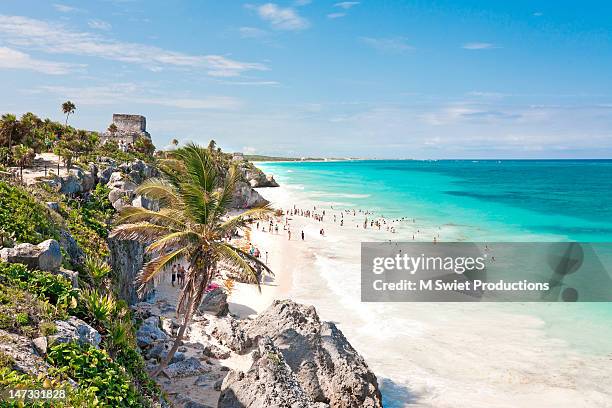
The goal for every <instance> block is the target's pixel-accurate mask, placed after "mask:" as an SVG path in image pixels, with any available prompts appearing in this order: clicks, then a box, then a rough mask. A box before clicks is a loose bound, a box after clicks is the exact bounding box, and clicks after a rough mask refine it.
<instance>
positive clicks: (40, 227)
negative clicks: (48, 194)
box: [0, 181, 58, 245]
mask: <svg viewBox="0 0 612 408" xmlns="http://www.w3.org/2000/svg"><path fill="white" fill-rule="evenodd" d="M0 235H2V237H3V241H5V240H9V241H13V242H14V243H21V242H31V243H34V244H38V243H39V242H42V241H44V240H46V239H49V238H57V237H58V228H57V225H55V223H54V222H53V221H52V219H51V217H50V215H49V210H48V209H47V207H46V206H44V205H43V204H41V203H39V202H37V201H36V200H35V199H34V198H33V197H32V196H31V195H30V194H28V193H27V192H26V191H25V190H24V189H22V188H20V187H15V186H11V185H10V184H8V183H6V182H3V181H0ZM5 245H6V242H5Z"/></svg>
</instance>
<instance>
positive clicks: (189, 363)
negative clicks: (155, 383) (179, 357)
mask: <svg viewBox="0 0 612 408" xmlns="http://www.w3.org/2000/svg"><path fill="white" fill-rule="evenodd" d="M209 371H210V368H209V367H207V366H204V365H202V363H201V362H200V360H198V359H197V358H195V357H190V358H188V359H186V360H183V361H179V362H177V363H173V364H170V365H168V367H166V368H165V369H164V373H165V374H166V375H167V376H168V377H170V378H184V377H192V376H196V375H200V374H203V373H206V372H209Z"/></svg>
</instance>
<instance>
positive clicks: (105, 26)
mask: <svg viewBox="0 0 612 408" xmlns="http://www.w3.org/2000/svg"><path fill="white" fill-rule="evenodd" d="M87 25H88V26H89V27H91V28H94V29H96V30H103V31H110V30H111V29H112V28H113V26H112V25H111V24H110V23H107V22H106V21H102V20H97V19H93V20H89V21H88V22H87Z"/></svg>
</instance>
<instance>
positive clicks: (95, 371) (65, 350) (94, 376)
mask: <svg viewBox="0 0 612 408" xmlns="http://www.w3.org/2000/svg"><path fill="white" fill-rule="evenodd" d="M47 361H48V362H49V363H50V364H51V365H53V366H54V367H58V371H57V372H58V373H62V374H66V375H68V376H69V377H70V378H72V379H74V380H75V381H77V382H78V383H79V386H80V387H85V388H89V389H92V390H94V392H95V395H96V397H97V400H98V401H99V403H100V404H101V405H103V406H113V407H115V406H122V407H146V406H149V405H150V404H149V403H148V401H146V400H145V399H144V398H143V397H142V396H141V395H140V394H138V393H137V392H136V390H135V389H134V387H133V385H132V383H131V379H130V377H129V375H128V373H127V372H126V370H125V369H124V368H123V367H121V366H120V365H119V364H117V363H115V362H114V361H113V360H112V359H111V358H110V356H109V355H108V354H107V353H106V352H105V351H104V350H98V349H96V348H95V347H93V346H91V345H79V344H76V343H63V344H58V345H56V346H53V347H51V350H50V351H49V354H48V355H47Z"/></svg>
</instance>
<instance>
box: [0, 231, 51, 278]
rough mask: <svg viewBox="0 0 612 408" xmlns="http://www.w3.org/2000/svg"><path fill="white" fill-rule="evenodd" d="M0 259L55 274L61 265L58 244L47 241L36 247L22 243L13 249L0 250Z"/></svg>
mask: <svg viewBox="0 0 612 408" xmlns="http://www.w3.org/2000/svg"><path fill="white" fill-rule="evenodd" d="M0 258H2V260H4V261H6V262H11V263H22V264H25V265H27V266H28V267H29V268H31V269H40V270H43V271H51V272H56V271H57V270H58V269H59V267H60V266H61V264H62V252H61V249H60V244H59V243H58V242H57V241H56V240H54V239H48V240H46V241H43V242H41V243H40V244H38V245H33V244H29V243H23V244H19V245H17V246H15V247H14V248H4V249H2V250H0Z"/></svg>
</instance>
